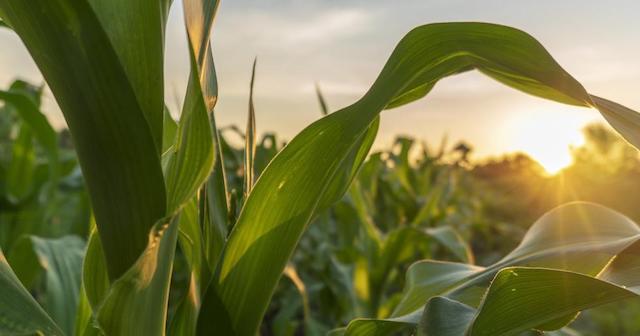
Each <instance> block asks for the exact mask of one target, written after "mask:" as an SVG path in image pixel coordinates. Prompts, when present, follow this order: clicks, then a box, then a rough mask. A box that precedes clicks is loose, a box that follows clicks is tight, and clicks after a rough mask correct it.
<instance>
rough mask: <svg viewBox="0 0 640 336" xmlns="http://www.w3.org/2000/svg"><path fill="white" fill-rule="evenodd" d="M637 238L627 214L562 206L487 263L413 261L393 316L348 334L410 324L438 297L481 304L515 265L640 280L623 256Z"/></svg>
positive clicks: (557, 320)
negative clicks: (502, 274)
mask: <svg viewBox="0 0 640 336" xmlns="http://www.w3.org/2000/svg"><path fill="white" fill-rule="evenodd" d="M639 239H640V228H638V226H637V225H636V224H635V223H633V222H632V221H631V220H630V219H628V218H627V217H624V216H622V215H620V214H618V213H616V212H614V211H612V210H609V209H607V208H604V207H602V206H599V205H595V204H591V203H570V204H567V205H564V206H560V207H558V208H556V209H554V210H552V211H550V212H548V213H547V214H545V215H544V216H542V217H541V218H540V219H539V220H538V221H537V222H536V223H535V224H534V225H533V226H532V227H531V228H530V229H529V231H528V232H527V234H526V235H525V237H524V238H523V240H522V242H521V243H520V245H519V246H518V247H517V248H516V249H515V250H513V251H512V252H511V253H510V254H508V255H507V256H505V257H504V258H503V259H502V260H500V261H498V262H497V263H495V264H493V265H491V266H489V267H486V268H483V267H477V266H472V265H468V264H458V263H446V262H437V261H430V260H426V261H421V262H417V263H415V264H413V265H412V266H411V267H410V268H409V270H408V272H407V281H406V288H405V290H404V293H403V298H402V300H401V301H400V303H399V304H398V306H397V307H396V309H395V311H394V312H393V314H392V317H391V318H390V319H386V320H371V319H369V320H367V319H360V320H354V321H353V322H351V323H350V324H349V326H348V328H347V335H352V331H353V332H356V331H357V330H359V329H360V328H364V326H363V325H366V324H367V323H371V324H373V325H378V326H380V325H385V323H387V322H388V323H390V325H389V327H390V326H392V325H395V326H397V327H398V328H400V327H402V328H409V329H411V328H413V327H415V325H416V323H417V321H418V320H419V315H420V314H421V312H422V311H423V309H424V305H425V303H426V302H427V301H429V299H431V298H433V297H437V296H445V297H447V298H449V299H452V300H455V301H458V302H460V303H461V304H465V305H468V306H471V307H478V306H479V305H480V304H481V301H482V298H483V296H484V295H485V291H486V289H487V288H488V287H489V285H490V284H491V280H492V279H493V278H494V277H495V275H496V274H497V273H499V272H501V270H503V269H505V268H508V267H512V266H524V267H544V268H554V269H561V270H565V271H570V272H577V273H582V274H583V276H588V277H595V276H598V275H600V277H602V278H603V279H605V278H604V276H605V274H607V271H606V270H608V269H609V270H611V272H609V273H610V274H618V275H622V274H624V276H618V277H614V276H613V275H610V279H612V280H613V279H615V280H621V283H619V284H618V285H626V284H627V283H628V284H631V283H633V282H636V283H638V282H640V280H638V278H639V277H640V276H639V275H638V274H637V272H635V273H634V268H633V266H632V265H629V264H627V263H625V262H624V260H629V259H630V258H631V257H630V256H631V255H633V251H634V249H636V246H638V245H637V244H636V242H638V240H639ZM619 256H620V257H625V256H626V257H625V259H622V261H621V262H620V264H616V262H615V260H617V258H618V257H619ZM612 260H614V262H613V263H612V262H611V261H612ZM611 265H616V266H615V267H614V266H611ZM603 270H604V271H603ZM613 270H615V272H614V271H613ZM623 279H624V281H622V280H623ZM625 281H626V282H625ZM579 310H580V309H578V310H575V311H570V312H566V314H564V315H562V314H561V315H558V316H555V317H554V318H553V319H551V318H549V320H546V321H544V322H545V323H547V324H544V325H542V324H537V325H535V326H533V327H538V328H541V329H545V330H553V329H558V328H561V327H562V326H564V325H565V324H567V323H569V322H570V321H571V320H572V319H573V317H574V316H575V312H577V311H579ZM521 311H526V309H521ZM398 320H403V321H405V322H406V324H405V325H403V326H399V325H398V324H397V321H398ZM407 321H409V322H407ZM411 321H413V322H411ZM356 322H357V323H356ZM541 323H542V322H541ZM352 324H353V326H352ZM528 328H532V327H531V326H529V327H528ZM528 328H526V329H528ZM353 335H358V333H357V332H356V333H354V334H353ZM379 335H382V334H379Z"/></svg>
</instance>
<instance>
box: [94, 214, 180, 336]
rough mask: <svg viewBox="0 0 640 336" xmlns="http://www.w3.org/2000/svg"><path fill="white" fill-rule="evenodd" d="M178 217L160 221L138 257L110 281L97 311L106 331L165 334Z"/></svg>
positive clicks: (124, 333)
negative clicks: (114, 279)
mask: <svg viewBox="0 0 640 336" xmlns="http://www.w3.org/2000/svg"><path fill="white" fill-rule="evenodd" d="M178 220H179V216H176V217H174V218H173V219H167V220H163V221H159V222H158V223H157V224H156V225H155V226H154V227H153V229H152V230H151V232H149V237H148V239H149V243H148V244H147V248H146V249H145V251H144V252H143V253H142V254H141V256H140V259H138V261H137V262H136V263H135V264H134V266H133V267H131V269H129V270H128V271H127V272H126V273H125V274H124V275H123V276H122V277H120V278H119V279H117V280H116V281H114V282H113V283H112V284H111V288H110V289H109V292H108V294H107V295H106V297H105V298H104V300H103V302H102V304H101V305H100V307H99V309H98V314H97V320H98V323H99V324H100V328H101V330H103V331H104V332H105V334H106V335H122V336H127V335H164V330H165V324H166V315H167V300H168V298H169V282H170V279H171V271H172V268H173V257H174V253H175V247H176V240H177V235H178V223H177V222H178Z"/></svg>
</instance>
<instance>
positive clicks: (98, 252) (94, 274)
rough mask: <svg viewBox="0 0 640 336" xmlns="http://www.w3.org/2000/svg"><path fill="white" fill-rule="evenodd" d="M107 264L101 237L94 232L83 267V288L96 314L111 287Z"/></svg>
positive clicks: (90, 237)
mask: <svg viewBox="0 0 640 336" xmlns="http://www.w3.org/2000/svg"><path fill="white" fill-rule="evenodd" d="M106 263H107V262H106V260H105V256H104V250H103V249H102V242H101V241H100V235H98V233H97V232H96V231H95V230H94V231H93V232H92V233H91V235H90V236H89V242H88V244H87V251H86V253H85V257H84V263H83V266H82V287H83V290H84V293H85V295H86V297H87V302H88V303H89V306H90V307H91V310H92V311H93V313H94V314H97V313H98V310H99V308H100V306H101V305H102V302H103V301H104V298H105V297H106V296H107V293H108V292H109V287H110V286H111V283H110V281H109V275H108V274H107V272H106V270H107V268H106Z"/></svg>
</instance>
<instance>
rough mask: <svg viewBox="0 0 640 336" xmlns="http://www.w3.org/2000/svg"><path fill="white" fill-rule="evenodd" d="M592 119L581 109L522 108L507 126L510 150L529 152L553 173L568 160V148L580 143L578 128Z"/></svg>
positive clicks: (581, 141) (592, 119)
mask: <svg viewBox="0 0 640 336" xmlns="http://www.w3.org/2000/svg"><path fill="white" fill-rule="evenodd" d="M596 116H597V115H596ZM594 119H595V118H594V114H592V113H589V112H588V111H586V110H585V109H574V108H565V109H557V110H555V109H553V110H545V111H523V112H522V113H517V114H514V117H513V118H512V119H511V120H510V121H509V124H508V125H507V126H508V127H509V133H510V135H509V138H510V141H511V142H512V143H511V145H512V146H513V147H514V150H518V151H522V152H525V153H527V154H529V155H530V156H531V157H532V158H533V159H534V160H536V161H538V163H540V165H541V166H542V167H543V168H544V169H545V170H546V171H547V173H549V174H551V175H553V174H556V173H558V172H559V171H561V170H562V169H563V168H565V167H567V166H569V165H570V164H571V163H572V157H571V149H570V148H571V147H575V146H579V145H581V144H583V143H584V138H583V136H582V129H583V127H584V126H586V125H587V124H588V123H590V122H593V121H594Z"/></svg>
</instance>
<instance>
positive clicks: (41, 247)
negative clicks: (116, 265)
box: [9, 236, 85, 335]
mask: <svg viewBox="0 0 640 336" xmlns="http://www.w3.org/2000/svg"><path fill="white" fill-rule="evenodd" d="M84 249H85V243H84V241H82V239H80V238H79V237H77V236H65V237H62V238H57V239H46V238H38V237H34V236H31V237H25V238H23V239H21V240H20V241H19V242H18V243H17V244H16V245H15V246H14V248H13V249H12V251H11V254H10V255H9V261H10V262H11V264H12V265H13V266H14V267H13V268H14V270H15V272H16V274H17V275H18V277H19V278H20V279H21V280H22V279H23V278H29V276H26V277H25V276H23V275H22V274H25V273H27V274H32V272H33V271H34V270H38V271H40V272H44V273H45V279H46V281H45V286H46V295H45V297H44V301H43V307H44V309H45V311H47V313H49V316H51V318H52V319H53V320H54V321H55V322H56V324H57V325H59V326H60V328H61V329H62V330H63V331H64V332H65V334H68V335H71V334H72V331H73V329H74V324H75V318H76V314H75V313H76V307H77V306H78V297H79V292H80V279H81V272H82V259H83V257H84ZM16 254H23V255H22V256H19V257H18V258H19V260H15V259H16V256H15V255H16ZM24 254H30V255H32V256H30V257H26V256H24ZM25 258H26V259H25ZM26 260H32V261H34V262H36V263H35V264H34V263H32V262H25V261H26ZM14 261H16V262H14ZM23 283H24V282H23Z"/></svg>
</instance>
